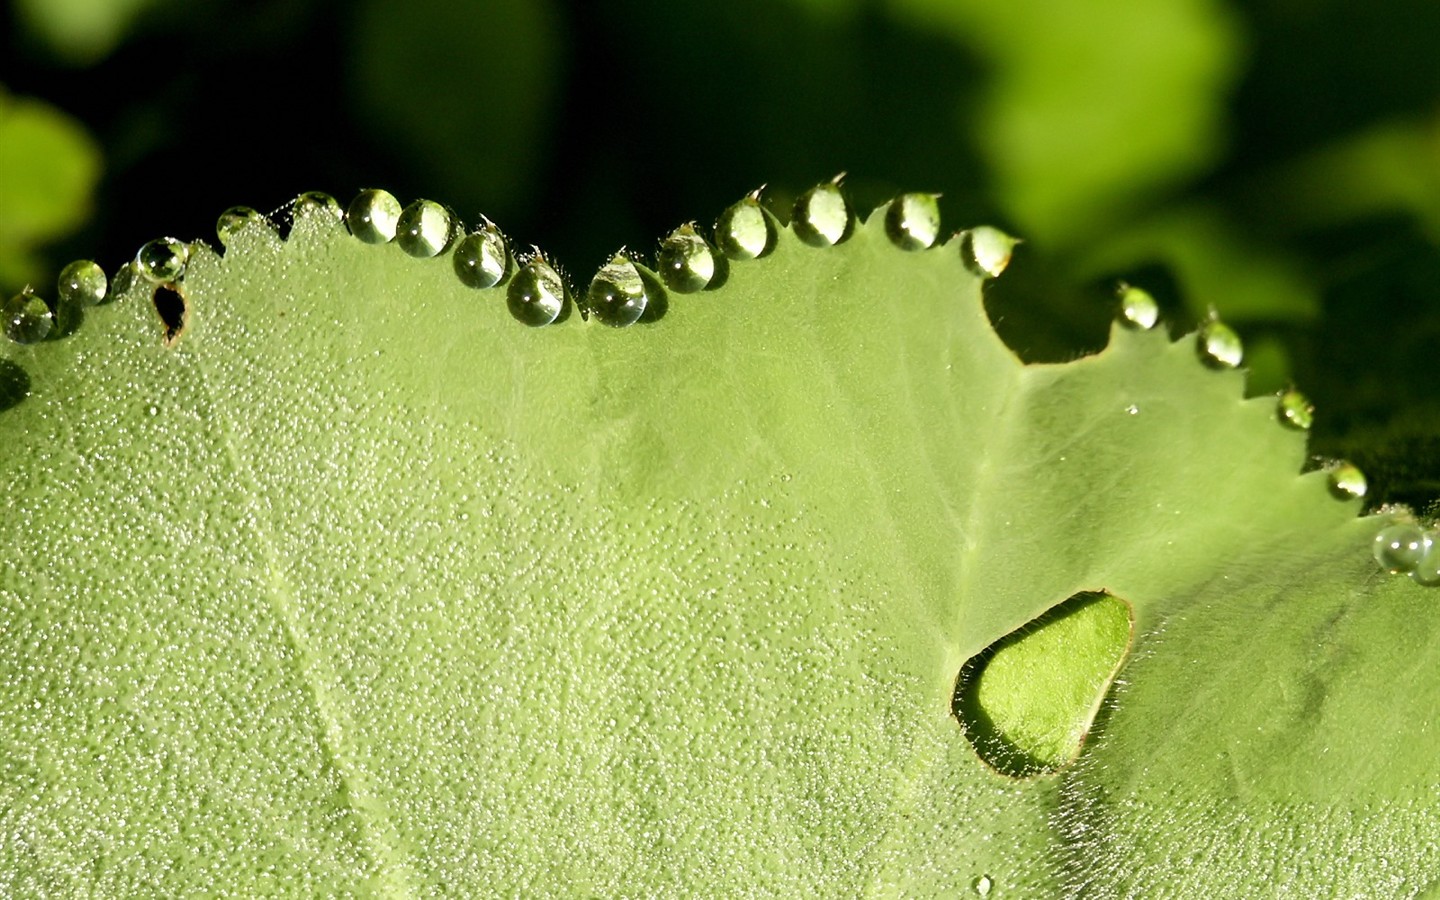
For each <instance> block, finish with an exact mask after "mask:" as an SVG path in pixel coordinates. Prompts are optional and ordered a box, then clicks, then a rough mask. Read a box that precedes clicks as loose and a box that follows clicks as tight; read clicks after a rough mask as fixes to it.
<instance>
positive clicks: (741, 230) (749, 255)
mask: <svg viewBox="0 0 1440 900" xmlns="http://www.w3.org/2000/svg"><path fill="white" fill-rule="evenodd" d="M759 194H760V192H759V191H756V192H755V193H753V194H750V195H749V196H747V197H746V198H745V199H744V200H741V201H740V202H739V203H736V204H735V205H734V206H731V207H730V208H729V209H727V210H725V211H724V212H723V213H721V214H720V218H719V220H718V221H716V223H715V242H716V243H717V244H719V245H720V249H721V250H723V251H724V252H725V255H726V256H728V257H730V258H731V259H758V258H760V257H762V256H764V255H765V254H767V253H769V252H770V251H771V249H772V248H774V246H775V223H774V222H773V221H772V220H771V218H770V215H769V214H768V213H766V212H765V210H764V209H763V208H762V207H761V206H760V197H759Z"/></svg>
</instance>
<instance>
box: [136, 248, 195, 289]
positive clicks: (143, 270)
mask: <svg viewBox="0 0 1440 900" xmlns="http://www.w3.org/2000/svg"><path fill="white" fill-rule="evenodd" d="M189 260H190V248H189V247H188V246H186V245H185V244H183V243H181V242H180V241H178V240H176V239H175V238H172V237H163V238H156V239H155V240H153V241H150V242H149V243H147V244H145V245H144V246H142V247H141V248H140V249H139V250H138V251H136V253H135V270H136V271H137V272H139V273H140V274H141V275H142V276H143V277H144V278H145V279H146V280H148V281H151V282H154V283H155V284H170V283H172V282H175V281H179V280H180V276H182V275H184V274H185V264H186V263H187V262H188V261H189Z"/></svg>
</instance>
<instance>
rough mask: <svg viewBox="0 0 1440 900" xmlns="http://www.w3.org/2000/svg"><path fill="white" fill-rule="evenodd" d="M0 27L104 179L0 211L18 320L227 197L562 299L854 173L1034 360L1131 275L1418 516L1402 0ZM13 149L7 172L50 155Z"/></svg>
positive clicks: (179, 230)
mask: <svg viewBox="0 0 1440 900" xmlns="http://www.w3.org/2000/svg"><path fill="white" fill-rule="evenodd" d="M3 16H4V22H3V25H4V27H3V30H0V34H3V38H0V84H3V85H5V86H6V88H7V89H8V91H9V92H10V94H12V95H13V96H15V97H20V98H37V100H36V101H30V100H25V101H23V102H25V103H32V102H43V103H45V104H48V105H49V107H53V108H54V109H56V110H60V111H63V113H64V114H67V115H68V116H69V117H71V118H73V119H74V120H78V121H79V122H82V123H84V125H85V126H86V127H87V128H88V129H89V131H90V133H91V134H92V135H93V137H94V139H95V140H96V141H98V143H99V145H100V146H101V147H102V148H103V154H104V176H103V179H102V180H101V181H100V183H99V186H98V188H97V189H96V190H97V192H96V194H95V196H94V211H93V214H92V215H90V217H89V220H88V221H89V224H88V225H86V226H84V228H82V229H80V230H78V231H76V230H74V228H75V226H76V224H77V223H78V222H79V221H80V218H81V215H82V214H83V212H84V211H85V210H86V209H87V203H86V198H87V195H88V194H89V190H90V186H89V184H90V183H89V180H88V179H93V177H94V176H93V174H92V175H87V174H86V172H93V170H94V166H96V165H98V163H94V162H92V163H86V164H80V163H77V164H76V166H75V167H74V168H75V169H76V172H73V173H72V175H71V177H70V180H69V181H67V182H66V183H65V187H63V189H62V188H60V187H57V188H53V189H51V188H47V189H46V190H44V191H40V192H39V196H40V197H41V198H48V200H49V203H50V204H51V206H52V208H51V209H50V210H48V211H47V215H49V216H50V219H49V220H48V221H52V222H56V223H61V224H60V225H57V226H55V227H51V228H48V229H41V230H39V231H34V232H33V233H31V232H27V233H26V234H25V236H24V238H23V239H15V238H12V237H10V235H13V234H15V233H16V230H17V228H19V227H20V226H18V225H17V221H18V220H17V219H16V216H17V215H18V214H17V213H15V212H13V210H11V209H10V208H7V207H4V206H3V205H0V240H3V243H0V257H3V259H0V282H3V284H0V288H3V289H4V290H5V291H7V292H8V291H12V290H14V289H16V288H18V287H20V286H21V284H20V282H22V281H24V280H30V279H34V278H36V276H35V274H34V273H35V272H36V271H40V270H42V269H44V268H46V267H47V266H48V268H49V270H50V271H53V270H55V269H58V267H59V265H61V264H63V263H64V262H65V261H66V260H67V259H69V258H72V257H74V256H79V255H86V256H93V257H95V258H97V259H99V260H100V261H101V262H102V264H104V265H106V267H107V268H113V267H114V265H115V264H117V263H118V261H119V260H121V259H123V258H125V257H126V256H128V255H129V254H130V253H131V252H132V251H133V249H134V248H135V247H136V246H138V245H139V243H141V242H142V241H144V240H147V239H149V238H151V237H154V236H157V235H159V234H163V233H176V234H177V235H178V236H181V237H185V238H191V237H208V236H209V235H210V232H211V227H212V226H211V223H212V222H213V219H214V217H215V215H216V214H217V213H218V212H219V211H220V210H221V209H224V208H225V207H227V206H230V205H233V204H236V203H245V204H249V205H252V206H256V207H259V208H262V209H273V208H276V207H279V206H281V205H282V204H284V203H285V202H286V201H287V200H288V199H289V198H290V197H291V196H293V194H295V193H296V192H297V191H298V190H301V189H310V188H313V189H320V190H327V191H330V192H333V193H336V194H338V195H340V196H342V198H344V197H347V196H348V195H349V194H350V193H351V192H353V191H355V190H357V189H359V188H361V187H365V186H372V185H374V186H384V187H387V188H390V189H391V190H393V191H395V192H396V193H397V194H398V195H400V196H401V197H402V199H409V198H413V197H419V196H426V197H432V198H434V199H438V200H440V201H442V202H445V203H447V204H449V205H451V206H452V207H454V208H455V209H456V211H457V212H459V213H460V214H461V215H462V216H464V217H465V218H466V219H467V220H470V221H474V220H475V219H477V218H478V217H479V215H480V214H482V213H483V214H485V215H488V216H490V217H491V218H493V219H495V220H496V221H498V222H499V223H500V224H501V225H502V226H503V227H504V228H506V230H507V231H508V232H509V233H510V234H512V235H513V236H515V237H516V238H517V240H519V241H521V242H525V243H529V242H534V243H537V244H540V245H541V246H543V247H545V248H546V249H547V251H549V252H551V253H552V255H554V256H556V257H558V258H559V259H561V260H562V261H564V262H565V263H566V264H567V265H568V267H569V269H570V270H571V272H572V273H577V277H580V278H583V277H585V276H586V274H588V272H589V271H590V270H591V269H593V267H595V266H597V265H599V264H600V263H601V262H603V260H604V259H605V258H606V257H607V255H608V253H609V252H611V251H613V250H614V249H615V247H617V246H619V245H621V244H625V245H628V246H631V247H642V248H643V247H650V246H653V242H654V240H655V239H656V238H657V237H658V236H660V235H661V234H663V233H665V232H666V231H668V230H669V229H670V228H671V227H673V226H674V225H676V224H678V223H679V222H681V221H684V220H686V219H690V218H694V217H697V216H698V217H707V216H710V215H713V214H714V213H715V212H717V211H718V210H719V209H721V208H722V207H723V206H724V205H725V204H727V203H729V202H730V201H732V200H734V199H735V198H736V197H738V196H739V195H740V194H741V193H742V192H744V191H746V190H749V189H751V188H754V187H755V186H757V185H758V184H760V183H762V182H765V183H768V184H769V185H770V190H771V194H772V196H773V197H775V198H777V199H780V200H782V201H783V199H784V198H786V197H793V196H794V195H795V194H796V193H798V192H799V191H801V190H803V189H804V188H806V187H808V186H809V185H811V184H813V183H815V182H818V181H820V180H823V179H826V178H829V177H830V176H832V175H834V174H835V173H836V172H839V171H846V172H848V173H849V176H848V180H847V185H848V188H849V190H850V191H851V193H852V195H853V196H854V197H855V199H856V200H857V201H858V202H859V203H860V204H861V205H866V204H870V203H874V202H877V201H879V200H881V199H883V198H885V197H886V196H887V195H889V194H890V193H892V192H894V191H895V190H898V189H902V188H903V189H927V190H936V191H940V192H942V193H943V195H944V196H943V200H942V203H943V205H944V207H945V212H946V214H947V218H948V220H949V221H950V222H951V223H952V224H954V225H955V226H957V227H958V226H960V225H962V224H969V223H971V222H974V221H982V220H984V221H991V222H994V223H996V224H999V225H1002V226H1005V227H1007V228H1009V229H1011V230H1013V231H1014V232H1015V233H1017V234H1020V235H1022V236H1024V237H1025V238H1026V239H1027V241H1028V244H1027V245H1025V246H1023V247H1022V249H1021V256H1022V259H1021V263H1020V264H1019V265H1017V266H1016V270H1015V273H1014V275H1013V276H1011V277H1008V278H1007V279H1005V280H1002V283H1001V284H1000V285H999V286H998V287H997V289H996V290H995V291H994V292H992V294H991V296H990V303H991V307H992V313H993V314H994V315H995V317H996V318H997V319H998V320H999V327H1000V328H1001V329H1002V332H1003V333H1004V334H1005V336H1006V337H1007V339H1008V340H1010V341H1011V342H1012V343H1013V344H1014V345H1015V346H1016V347H1017V349H1019V350H1020V351H1021V352H1022V353H1025V354H1026V355H1027V356H1029V357H1031V358H1035V359H1057V358H1064V357H1067V356H1071V355H1074V354H1076V353H1078V352H1082V351H1084V350H1087V349H1093V348H1095V347H1098V346H1099V345H1100V344H1101V343H1102V342H1103V337H1104V325H1103V323H1104V321H1105V320H1106V319H1107V318H1108V317H1109V315H1110V312H1111V306H1110V297H1109V292H1110V290H1111V289H1112V286H1113V284H1114V282H1115V280H1116V279H1118V278H1125V279H1128V280H1131V281H1133V282H1136V283H1139V284H1143V285H1145V286H1146V287H1148V288H1150V289H1151V290H1152V291H1153V292H1154V293H1156V294H1157V295H1158V296H1159V297H1160V298H1161V300H1162V302H1163V303H1164V304H1165V305H1166V307H1167V315H1168V318H1169V319H1170V320H1171V321H1172V322H1174V323H1176V325H1177V326H1179V327H1189V326H1191V325H1193V324H1194V322H1195V321H1197V320H1198V319H1200V318H1202V317H1203V316H1204V315H1206V314H1207V311H1208V310H1210V309H1214V310H1216V311H1217V312H1218V313H1219V314H1220V315H1221V316H1222V317H1224V318H1225V319H1226V320H1227V321H1230V322H1232V323H1233V324H1235V325H1237V326H1238V327H1239V328H1240V330H1241V333H1242V334H1243V335H1244V336H1245V337H1246V338H1247V341H1248V343H1249V347H1250V350H1251V352H1250V356H1249V360H1250V365H1251V368H1252V380H1251V388H1252V390H1256V391H1264V390H1273V389H1276V388H1278V387H1281V386H1283V385H1284V384H1285V383H1286V382H1287V381H1291V380H1294V381H1296V382H1298V383H1299V384H1300V385H1301V386H1302V387H1303V388H1305V389H1306V390H1307V391H1308V392H1309V393H1310V394H1311V395H1312V396H1313V397H1314V398H1315V400H1316V402H1317V405H1318V407H1319V409H1320V415H1319V417H1318V418H1317V427H1316V444H1315V446H1316V448H1317V451H1318V452H1320V453H1322V454H1330V455H1349V456H1353V457H1356V458H1357V459H1358V460H1359V461H1360V462H1362V463H1363V464H1365V465H1366V466H1367V468H1369V469H1370V470H1371V471H1372V473H1373V474H1374V475H1375V476H1376V480H1377V482H1378V483H1377V487H1378V489H1379V492H1380V493H1379V496H1380V497H1382V498H1400V499H1409V500H1411V501H1412V502H1417V503H1424V502H1425V501H1426V500H1427V499H1428V498H1431V497H1433V495H1434V493H1435V485H1436V484H1437V482H1440V476H1437V471H1436V470H1437V466H1436V463H1435V460H1436V459H1437V458H1440V452H1437V451H1436V448H1437V443H1440V442H1437V439H1436V437H1435V436H1436V434H1437V432H1440V428H1437V427H1436V422H1437V420H1440V412H1437V408H1440V407H1437V401H1436V399H1435V393H1434V391H1433V384H1434V369H1435V367H1434V361H1433V348H1434V347H1435V346H1436V342H1437V339H1440V278H1437V276H1440V53H1436V52H1435V51H1436V50H1437V47H1436V44H1437V41H1440V38H1437V37H1436V36H1437V35H1440V7H1437V6H1435V5H1434V4H1431V3H1427V2H1424V0H1382V2H1378V3H1374V4H1367V5H1365V6H1364V7H1363V8H1361V7H1358V6H1356V5H1354V4H1346V3H1341V2H1338V0H1322V2H1315V3H1307V4H1303V5H1296V4H1291V3H1284V2H1280V0H1250V2H1237V0H1230V2H1226V0H1183V2H1177V3H1166V4H1152V3H1145V2H1143V0H1105V2H1101V3H1095V2H1089V0H1026V2H1016V3H1008V4H993V3H983V2H979V0H788V2H776V0H729V2H725V3H685V4H675V3H660V2H656V0H605V2H597V3H586V4H581V3H574V4H562V3H557V2H546V0H490V2H449V0H419V2H417V0H361V2H358V3H353V4H351V3H339V2H323V0H257V2H247V3H241V2H238V0H203V2H196V3H179V2H166V0H148V2H147V0H66V2H64V3H54V2H49V0H45V2H40V0H14V2H13V3H12V4H11V5H9V6H7V7H3ZM316 73H319V74H316ZM15 102H21V101H15ZM3 140H4V147H3V148H0V152H3V153H4V158H5V159H6V160H17V159H20V160H23V159H27V158H29V159H34V160H36V162H35V163H34V164H33V165H36V166H38V165H41V164H42V163H43V164H52V163H53V162H54V161H55V160H56V159H57V158H58V156H57V155H56V154H51V153H48V152H39V151H35V150H34V149H33V148H34V146H35V145H34V144H33V143H25V142H24V140H22V139H18V138H16V137H14V136H12V135H11V133H9V132H7V133H6V136H5V138H4V139H3ZM34 140H39V138H35V139H34ZM72 142H73V143H74V145H75V146H76V147H81V146H84V145H85V141H84V139H83V138H74V139H73V141H72ZM85 152H86V151H84V150H79V151H76V153H77V154H78V155H77V159H78V158H80V157H83V156H84V154H85ZM26 165H27V164H26V163H23V162H6V164H5V166H4V168H5V177H4V179H3V182H0V183H3V185H5V186H6V188H7V190H9V191H10V192H11V193H13V192H14V188H15V186H16V185H25V186H33V185H38V184H40V183H41V182H40V181H39V180H38V179H39V175H38V174H37V172H38V170H34V171H32V170H31V169H27V168H26ZM86 165H89V166H91V168H90V169H86V168H85V166H86ZM277 172H280V173H284V175H283V177H277V175H276V173H277ZM0 193H4V191H0ZM65 231H69V234H70V236H69V237H68V238H64V239H60V240H57V239H58V238H60V237H61V234H62V233H63V232H65ZM46 242H48V244H47V243H46ZM41 246H45V247H46V248H47V249H46V251H45V252H46V254H47V256H45V257H38V256H36V255H35V253H36V248H37V247H41ZM1007 282H1008V283H1007Z"/></svg>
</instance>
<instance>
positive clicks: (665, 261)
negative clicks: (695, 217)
mask: <svg viewBox="0 0 1440 900" xmlns="http://www.w3.org/2000/svg"><path fill="white" fill-rule="evenodd" d="M656 264H657V265H658V266H659V268H660V277H661V278H663V279H665V284H666V286H668V287H669V288H670V289H671V290H672V291H676V292H677V293H681V294H692V293H694V292H695V291H700V290H704V289H705V288H706V287H708V286H709V285H710V282H711V280H713V279H714V277H715V251H713V250H711V249H710V245H709V244H707V243H705V239H704V238H702V237H701V236H700V235H698V234H696V233H695V229H694V228H693V227H691V226H689V225H682V226H680V227H679V228H677V229H676V230H675V231H674V232H673V233H672V234H671V235H670V236H669V237H667V238H666V239H665V240H664V241H662V242H661V244H660V253H659V255H658V258H657V261H656Z"/></svg>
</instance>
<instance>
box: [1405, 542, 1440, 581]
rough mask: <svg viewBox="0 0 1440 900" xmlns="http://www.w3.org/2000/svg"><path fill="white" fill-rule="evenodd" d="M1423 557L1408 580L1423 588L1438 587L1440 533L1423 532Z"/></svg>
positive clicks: (1439, 575) (1439, 574) (1439, 579)
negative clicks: (1424, 547) (1424, 544)
mask: <svg viewBox="0 0 1440 900" xmlns="http://www.w3.org/2000/svg"><path fill="white" fill-rule="evenodd" d="M1425 541H1426V550H1425V555H1424V556H1422V557H1421V558H1420V561H1419V562H1418V563H1416V564H1415V568H1414V569H1413V570H1412V571H1411V572H1410V580H1411V581H1413V582H1415V583H1416V584H1419V585H1423V586H1425V587H1440V531H1436V530H1433V529H1432V530H1430V531H1427V532H1425Z"/></svg>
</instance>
